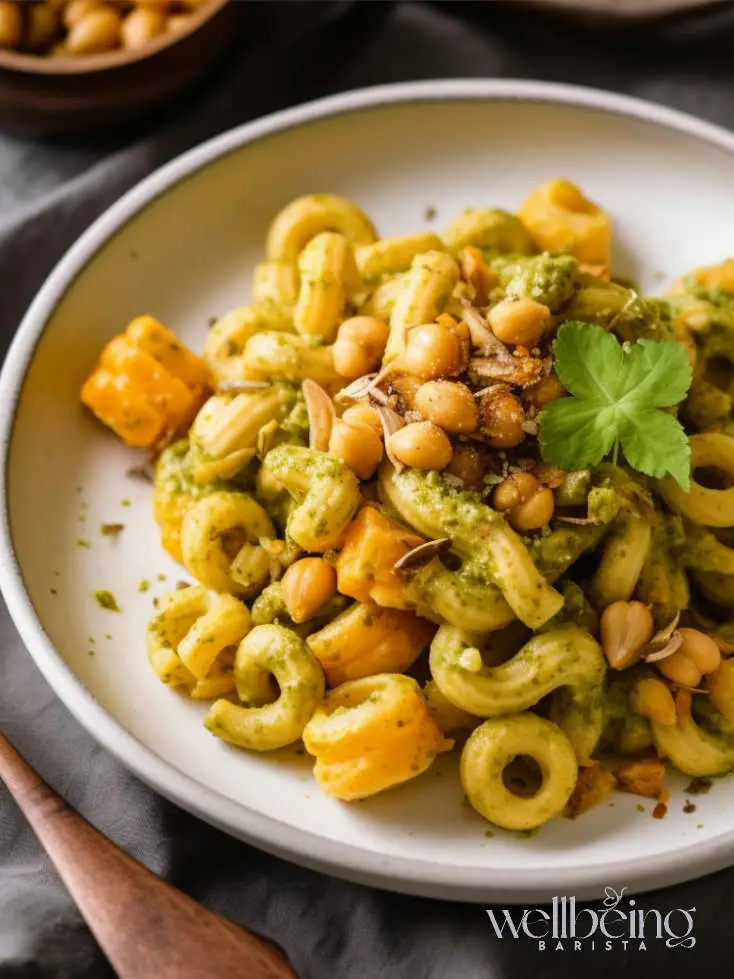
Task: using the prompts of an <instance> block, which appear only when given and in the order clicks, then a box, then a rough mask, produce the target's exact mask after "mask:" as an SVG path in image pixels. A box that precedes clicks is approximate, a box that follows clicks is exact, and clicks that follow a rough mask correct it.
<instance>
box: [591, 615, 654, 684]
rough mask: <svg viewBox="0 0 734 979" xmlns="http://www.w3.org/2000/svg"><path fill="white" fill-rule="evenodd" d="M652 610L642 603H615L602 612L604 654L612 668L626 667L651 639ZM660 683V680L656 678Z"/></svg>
mask: <svg viewBox="0 0 734 979" xmlns="http://www.w3.org/2000/svg"><path fill="white" fill-rule="evenodd" d="M653 628H654V624H653V620H652V613H651V612H650V609H649V608H648V607H647V605H645V604H643V603H642V602H623V601H619V602H612V604H611V605H607V607H606V608H605V609H604V611H603V612H602V614H601V620H600V622H599V631H600V637H601V645H602V649H603V650H604V655H605V656H606V658H607V661H608V663H609V665H610V666H611V667H612V669H615V670H622V669H624V668H625V667H626V666H629V665H630V664H631V663H633V662H634V660H635V659H636V658H637V656H638V654H639V652H640V650H641V649H642V647H643V646H644V645H645V644H646V643H648V642H649V641H650V638H651V636H652V632H653ZM656 682H657V681H656Z"/></svg>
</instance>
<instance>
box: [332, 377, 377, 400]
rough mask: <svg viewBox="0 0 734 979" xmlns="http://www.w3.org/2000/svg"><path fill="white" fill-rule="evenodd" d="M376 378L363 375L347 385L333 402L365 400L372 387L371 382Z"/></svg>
mask: <svg viewBox="0 0 734 979" xmlns="http://www.w3.org/2000/svg"><path fill="white" fill-rule="evenodd" d="M376 377H377V374H363V375H362V377H358V378H357V379H356V380H355V381H352V383H351V384H347V386H346V387H345V388H342V389H341V391H340V392H339V393H338V394H337V395H336V396H335V398H334V400H335V401H340V402H341V401H359V400H360V398H366V397H367V395H368V394H369V392H370V388H371V387H372V382H373V381H374V379H375V378H376Z"/></svg>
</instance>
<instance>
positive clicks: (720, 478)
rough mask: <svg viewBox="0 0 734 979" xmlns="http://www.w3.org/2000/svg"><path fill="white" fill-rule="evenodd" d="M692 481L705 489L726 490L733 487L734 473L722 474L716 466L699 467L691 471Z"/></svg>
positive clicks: (721, 470)
mask: <svg viewBox="0 0 734 979" xmlns="http://www.w3.org/2000/svg"><path fill="white" fill-rule="evenodd" d="M692 475H693V479H694V480H695V482H697V483H698V485H699V486H703V487H704V488H705V489H712V490H726V489H731V487H732V486H734V473H727V472H724V471H723V469H717V468H716V466H701V468H700V469H694V470H693V474H692Z"/></svg>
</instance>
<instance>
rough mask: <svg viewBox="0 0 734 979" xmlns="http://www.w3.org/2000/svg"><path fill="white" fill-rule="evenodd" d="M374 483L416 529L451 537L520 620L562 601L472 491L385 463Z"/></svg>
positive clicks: (543, 615) (551, 611)
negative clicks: (397, 469) (398, 469)
mask: <svg viewBox="0 0 734 979" xmlns="http://www.w3.org/2000/svg"><path fill="white" fill-rule="evenodd" d="M379 488H380V495H381V498H382V499H383V500H384V501H385V502H388V503H389V504H390V506H392V507H393V509H394V510H395V511H397V513H398V514H399V515H400V517H401V518H402V519H403V520H405V521H406V523H408V524H409V525H410V526H412V527H415V529H416V530H417V531H418V532H419V533H421V534H424V535H425V536H426V537H429V538H434V539H437V538H440V537H449V538H451V541H452V550H453V551H454V553H455V554H457V555H458V556H459V557H460V558H461V559H462V561H463V562H464V567H465V568H466V569H471V575H472V576H473V577H474V578H476V579H477V580H480V581H482V582H484V583H486V584H487V585H490V586H495V587H497V588H499V589H500V591H501V592H502V594H503V596H504V598H505V600H506V602H507V604H508V605H509V606H510V608H511V609H512V611H513V612H514V614H515V615H516V616H517V617H518V618H519V619H521V620H522V621H523V622H524V623H525V624H526V625H529V626H530V627H531V628H537V627H538V626H541V625H543V623H544V622H547V621H548V619H550V618H551V617H552V616H553V615H555V613H556V612H557V611H558V610H559V609H560V607H561V606H562V605H563V598H562V596H561V595H559V593H558V592H557V591H555V589H554V588H552V587H551V586H550V585H549V584H548V582H547V581H546V580H545V578H544V577H543V576H542V575H541V573H540V572H539V571H538V569H537V568H536V566H535V564H534V563H533V560H532V558H531V557H530V554H529V553H528V549H527V548H526V546H525V544H524V543H523V541H522V539H521V538H520V537H519V536H518V534H516V533H515V531H514V530H512V529H511V528H510V527H509V526H508V524H507V523H506V521H505V519H504V517H502V516H501V515H500V514H499V513H497V512H496V511H494V510H492V509H491V508H490V507H488V506H487V505H486V504H484V503H483V502H482V500H481V498H480V497H479V496H477V495H476V494H474V493H469V492H462V491H458V490H457V489H455V488H454V487H453V486H451V485H450V484H449V483H448V482H446V480H445V479H444V478H443V477H442V476H441V475H440V474H439V473H425V472H421V471H420V470H417V469H405V470H404V471H403V472H401V473H396V472H395V470H394V469H393V467H392V466H390V465H389V464H385V465H383V467H382V469H381V470H380V478H379ZM467 573H469V572H468V571H467Z"/></svg>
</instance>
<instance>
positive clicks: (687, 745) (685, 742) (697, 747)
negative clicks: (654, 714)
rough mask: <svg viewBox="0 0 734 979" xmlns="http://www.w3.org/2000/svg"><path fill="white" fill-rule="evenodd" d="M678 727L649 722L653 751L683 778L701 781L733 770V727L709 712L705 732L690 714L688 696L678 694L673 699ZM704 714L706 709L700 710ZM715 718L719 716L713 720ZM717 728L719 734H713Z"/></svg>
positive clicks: (689, 695)
mask: <svg viewBox="0 0 734 979" xmlns="http://www.w3.org/2000/svg"><path fill="white" fill-rule="evenodd" d="M676 709H677V713H678V723H677V724H676V725H674V726H671V725H667V724H666V725H664V724H659V723H657V722H656V721H654V720H651V721H650V726H651V727H652V736H653V739H654V741H655V747H656V748H657V749H658V751H659V752H660V754H661V755H662V756H663V757H667V758H669V759H670V760H671V762H672V763H673V764H674V765H675V767H676V768H677V769H678V770H679V771H681V772H683V773H684V774H685V775H692V776H694V777H700V778H703V777H705V776H708V775H723V774H725V773H726V772H729V771H731V770H732V769H733V768H734V726H732V725H731V724H727V722H726V721H725V720H724V718H723V717H722V716H721V715H719V714H718V712H717V711H715V710H713V709H710V710H709V711H708V712H707V713H708V714H709V715H710V716H708V717H706V720H707V721H709V722H710V725H709V728H708V729H707V728H704V727H703V726H702V725H701V724H698V723H696V720H695V719H694V717H693V714H692V713H691V694H690V693H688V691H686V690H679V691H678V696H677V698H676ZM700 709H701V710H702V711H705V706H704V705H702V706H701V708H700ZM716 715H718V716H716ZM716 727H718V728H719V730H716Z"/></svg>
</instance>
